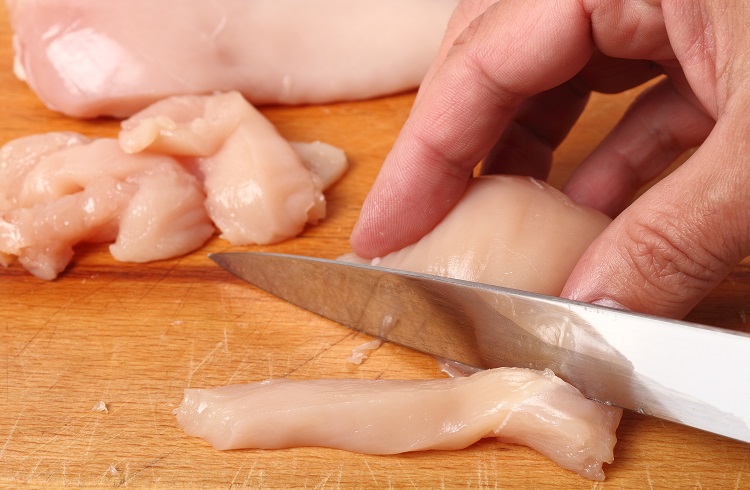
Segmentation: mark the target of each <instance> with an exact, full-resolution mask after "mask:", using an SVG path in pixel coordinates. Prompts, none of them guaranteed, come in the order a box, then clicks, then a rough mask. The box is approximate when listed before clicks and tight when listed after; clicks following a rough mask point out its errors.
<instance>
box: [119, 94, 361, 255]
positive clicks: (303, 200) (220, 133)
mask: <svg viewBox="0 0 750 490" xmlns="http://www.w3.org/2000/svg"><path fill="white" fill-rule="evenodd" d="M122 128H123V129H122V131H121V132H120V136H119V140H120V145H121V147H122V148H123V150H125V151H127V152H131V153H132V152H140V151H158V152H163V153H168V154H172V155H176V156H180V157H183V158H184V157H194V158H195V160H194V161H190V162H187V163H186V164H187V165H188V166H190V167H194V168H196V169H197V170H196V171H197V172H198V173H199V174H200V176H201V178H202V179H203V182H204V186H205V190H206V194H207V198H206V209H207V210H208V214H209V215H210V216H211V219H212V220H213V222H214V223H215V224H216V226H217V227H218V228H219V229H220V230H221V236H222V238H224V239H226V240H228V241H229V242H231V243H232V244H234V245H246V244H269V243H275V242H279V241H281V240H285V239H287V238H290V237H292V236H295V235H297V234H299V233H300V232H301V231H302V230H303V228H304V227H305V224H307V223H311V224H314V223H317V222H318V221H319V220H320V219H322V218H323V217H324V216H325V212H326V208H325V206H326V201H325V197H324V196H323V191H324V190H325V189H326V188H327V187H328V186H330V185H331V184H332V183H333V182H335V181H336V180H338V179H339V178H340V177H341V175H342V174H343V173H344V171H345V170H346V168H347V159H346V155H345V154H344V152H343V151H341V150H340V149H338V148H335V147H332V146H330V145H326V144H324V143H320V142H315V143H307V144H306V143H296V144H295V146H294V147H293V146H292V145H290V143H289V142H288V141H286V140H285V139H284V138H283V137H282V136H281V135H280V134H279V133H278V131H276V128H274V127H273V125H272V124H271V123H270V122H269V121H268V120H267V119H266V118H265V117H263V115H262V114H260V113H259V112H258V111H257V110H256V109H255V108H254V107H253V106H252V105H250V104H249V103H247V101H245V99H244V98H243V97H242V95H240V94H239V93H238V92H228V93H225V94H218V95H213V96H176V97H170V98H168V99H165V100H163V101H160V102H157V103H156V104H153V105H152V106H150V107H149V108H147V109H145V110H143V111H141V112H140V113H138V114H136V115H135V116H133V117H132V118H130V119H128V120H126V121H123V123H122ZM300 155H302V157H300ZM305 163H307V166H306V165H305Z"/></svg>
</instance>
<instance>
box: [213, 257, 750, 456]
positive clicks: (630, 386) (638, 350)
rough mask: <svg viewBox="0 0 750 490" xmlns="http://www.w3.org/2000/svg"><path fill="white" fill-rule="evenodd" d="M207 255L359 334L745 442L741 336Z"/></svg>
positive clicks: (299, 262) (506, 292) (749, 379)
mask: <svg viewBox="0 0 750 490" xmlns="http://www.w3.org/2000/svg"><path fill="white" fill-rule="evenodd" d="M210 257H211V259H213V260H214V261H215V262H216V263H217V264H219V265H221V266H222V267H224V268H226V269H227V270H229V271H230V272H232V273H234V274H235V275H237V276H239V277H240V278H242V279H244V280H245V281H247V282H249V283H251V284H254V285H255V286H257V287H259V288H261V289H263V290H265V291H268V292H270V293H272V294H274V295H276V296H278V297H280V298H283V299H284V300H286V301H289V302H291V303H293V304H295V305H298V306H301V307H302V308H305V309H307V310H310V311H312V312H314V313H317V314H318V315H321V316H324V317H326V318H330V319H331V320H333V321H335V322H338V323H341V324H343V325H346V326H347V327H350V328H353V329H356V330H360V331H363V332H366V333H368V334H370V335H374V336H377V337H380V338H383V339H386V340H388V341H391V342H395V343H398V344H401V345H404V346H407V347H411V348H414V349H417V350H419V351H422V352H426V353H429V354H432V355H435V356H439V357H443V358H446V359H452V360H455V361H459V362H462V363H464V364H469V365H472V366H477V367H481V368H491V367H499V366H516V367H527V368H533V369H544V368H549V369H551V370H553V371H554V372H555V373H556V374H557V375H558V376H560V377H561V378H563V379H565V380H566V381H568V382H569V383H571V384H573V385H574V386H576V387H577V388H578V389H580V390H581V392H583V394H584V395H586V396H587V397H589V398H593V399H595V400H599V401H601V402H603V403H611V404H614V405H617V406H620V407H623V408H628V409H631V410H635V411H637V412H640V413H644V414H648V415H652V416H655V417H660V418H663V419H666V420H671V421H674V422H677V423H680V424H685V425H689V426H692V427H697V428H699V429H703V430H706V431H709V432H713V433H716V434H721V435H724V436H727V437H731V438H734V439H738V440H741V441H745V442H750V335H747V334H744V333H740V332H732V331H727V330H723V329H718V328H713V327H707V326H702V325H697V324H692V323H687V322H680V321H673V320H666V319H663V318H657V317H652V316H647V315H641V314H636V313H628V312H623V311H619V310H614V309H611V308H606V307H602V306H593V305H590V304H585V303H577V302H572V301H568V300H563V299H560V298H555V297H549V296H543V295H538V294H533V293H526V292H522V291H517V290H512V289H507V288H501V287H496V286H488V285H484V284H478V283H472V282H467V281H459V280H454V279H446V278H441V277H435V276H430V275H425V274H417V273H411V272H403V271H394V270H387V269H382V268H377V267H371V266H362V265H354V264H347V263H343V262H337V261H331V260H325V259H317V258H310V257H299V256H290V255H281V254H265V253H221V254H212V255H211V256H210Z"/></svg>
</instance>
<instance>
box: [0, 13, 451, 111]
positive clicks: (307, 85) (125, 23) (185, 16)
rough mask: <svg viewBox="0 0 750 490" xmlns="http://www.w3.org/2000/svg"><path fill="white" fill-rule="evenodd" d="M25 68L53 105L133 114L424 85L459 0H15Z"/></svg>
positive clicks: (16, 41) (328, 98)
mask: <svg viewBox="0 0 750 490" xmlns="http://www.w3.org/2000/svg"><path fill="white" fill-rule="evenodd" d="M6 2H7V5H8V7H9V12H10V18H11V24H12V28H13V32H14V36H13V46H14V48H15V63H14V68H15V70H14V71H15V73H16V75H17V76H18V77H19V78H20V79H22V80H25V81H26V83H27V84H28V85H29V86H30V87H31V88H32V89H33V90H34V92H36V94H37V95H38V96H39V98H40V99H41V100H42V101H43V102H44V103H45V104H46V105H47V106H48V107H49V108H51V109H53V110H56V111H59V112H62V113H65V114H67V115H70V116H73V117H84V118H88V117H96V116H102V115H109V116H115V117H127V116H130V115H132V114H133V113H135V112H137V111H139V110H141V109H143V108H144V107H146V106H148V105H149V104H151V103H153V102H156V101H158V100H160V99H163V98H165V97H168V96H172V95H186V94H206V93H211V92H214V91H229V90H238V91H240V92H242V94H244V95H245V96H246V97H247V98H248V99H249V100H250V101H251V102H252V103H253V104H256V105H257V104H315V103H326V102H334V101H344V100H355V99H364V98H372V97H378V96H382V95H386V94H391V93H396V92H400V91H404V90H408V89H413V88H415V87H416V86H418V85H419V83H420V82H421V79H422V77H423V76H424V74H425V73H426V71H427V68H428V66H429V65H430V62H431V61H432V58H433V57H434V56H435V55H436V53H437V50H438V46H439V44H440V40H441V38H442V35H443V31H444V29H445V27H446V25H447V22H448V18H449V17H450V15H451V13H452V11H453V9H454V7H455V5H456V4H457V3H458V1H457V0H377V1H372V0H316V1H309V0H213V1H210V2H209V1H184V0H107V1H106V2H97V1H91V0H6Z"/></svg>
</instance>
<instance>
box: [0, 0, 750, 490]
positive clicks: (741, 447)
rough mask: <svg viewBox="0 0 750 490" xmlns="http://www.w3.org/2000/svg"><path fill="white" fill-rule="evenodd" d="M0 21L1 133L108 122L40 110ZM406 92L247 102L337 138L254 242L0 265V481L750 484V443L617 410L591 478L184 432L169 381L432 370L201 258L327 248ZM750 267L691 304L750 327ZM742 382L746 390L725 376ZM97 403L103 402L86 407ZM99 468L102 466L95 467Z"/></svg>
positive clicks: (90, 253)
mask: <svg viewBox="0 0 750 490" xmlns="http://www.w3.org/2000/svg"><path fill="white" fill-rule="evenodd" d="M1 15H2V19H0V103H2V107H3V111H2V113H0V141H2V142H5V141H7V140H10V139H12V138H16V137H18V136H22V135H25V134H30V133H38V132H45V131H52V130H71V131H79V132H82V133H85V134H88V135H93V136H112V135H114V134H115V133H116V131H117V127H118V123H117V121H113V120H96V121H76V120H71V119H68V118H65V117H63V116H60V115H58V114H55V113H53V112H50V111H48V110H47V109H46V108H45V107H44V106H43V105H42V104H41V103H40V102H39V101H38V100H37V99H36V97H35V96H34V95H33V93H31V92H30V91H29V90H28V88H27V87H26V86H25V85H24V84H22V83H21V82H19V81H17V80H16V79H15V78H14V77H13V75H12V73H11V66H12V51H11V47H10V46H11V42H10V33H9V28H8V24H7V13H6V12H5V10H4V8H3V10H2V13H1ZM636 93H637V91H630V92H626V93H624V94H621V95H618V96H594V97H593V99H592V102H591V105H590V107H589V108H588V109H587V111H586V113H585V114H584V116H583V118H582V120H581V121H580V123H579V124H578V125H577V126H576V128H575V130H574V132H573V134H572V135H571V137H570V138H569V139H568V140H567V141H566V143H565V144H564V145H563V146H562V147H561V148H560V150H559V151H558V152H557V155H556V163H555V166H554V168H553V172H552V176H551V179H550V180H551V182H552V183H553V184H556V185H561V184H562V183H563V182H564V181H565V179H566V178H567V176H568V175H569V174H570V172H571V169H572V168H573V167H574V166H575V164H576V162H578V161H580V160H581V159H582V158H583V157H585V155H586V154H587V153H588V152H589V151H590V150H591V149H592V148H593V146H594V145H595V144H596V142H597V141H598V140H599V139H600V138H601V137H602V135H604V134H605V133H606V131H607V130H608V128H610V127H612V125H613V124H614V123H615V121H616V120H617V118H618V117H619V116H620V115H621V114H622V112H623V111H624V110H625V108H626V107H627V104H628V103H629V102H630V101H631V100H632V99H633V97H634V96H635V95H636ZM412 100H413V94H411V93H410V94H402V95H397V96H393V97H388V98H383V99H379V100H373V101H365V102H358V103H346V104H332V105H327V106H311V107H299V108H267V109H264V110H263V112H264V113H265V114H266V116H267V117H268V118H269V119H270V120H271V121H272V122H273V123H275V124H276V125H277V127H278V128H279V130H280V131H281V132H282V133H283V134H284V135H285V136H287V137H288V138H290V139H296V140H316V139H320V140H323V141H327V142H329V143H332V144H335V145H337V146H340V147H342V148H344V149H345V150H346V151H347V153H348V155H349V158H350V160H351V170H350V171H349V172H348V174H347V175H346V176H345V177H344V179H343V180H342V181H341V182H339V183H338V184H337V185H336V186H335V187H334V188H333V189H331V190H330V192H328V199H329V203H330V204H329V216H328V218H327V219H326V220H325V221H324V222H323V223H322V224H320V225H319V226H316V227H311V228H308V229H307V230H305V232H304V233H303V234H302V235H301V236H300V237H298V238H295V239H293V240H289V241H287V242H285V243H282V244H279V245H275V246H270V247H244V248H243V247H229V245H228V244H227V243H226V242H224V241H222V240H220V239H218V238H215V239H213V240H211V241H210V242H209V243H208V244H207V245H206V246H205V247H204V248H203V249H201V250H198V251H196V252H194V253H192V254H189V255H187V256H185V257H180V258H176V259H173V260H167V261H162V262H155V263H151V264H123V263H117V262H115V261H114V260H113V259H112V258H111V256H110V255H109V253H108V251H107V248H106V246H88V247H82V248H80V249H78V250H77V254H76V256H75V260H74V263H73V264H72V265H71V267H70V268H69V270H68V271H67V272H66V273H65V274H63V275H62V276H61V277H60V278H59V279H58V280H56V281H54V282H44V281H41V280H39V279H36V278H34V277H32V276H30V275H29V274H27V273H26V272H25V271H23V270H22V269H20V268H19V267H18V266H15V265H14V266H12V267H10V268H8V269H5V270H0V275H1V276H0V292H1V293H2V298H3V300H2V302H1V303H0V414H2V415H0V487H17V486H19V485H22V484H26V485H29V486H83V487H117V486H126V485H127V486H129V487H188V488H190V487H209V488H214V487H224V488H226V487H230V488H232V487H258V488H260V487H264V488H293V487H296V488H300V487H313V488H330V487H336V488H338V487H344V488H380V487H383V488H387V487H397V488H401V487H415V488H433V487H436V488H437V487H440V488H458V487H461V488H518V487H522V488H523V487H525V488H589V487H596V488H742V487H745V488H750V460H749V459H748V457H749V456H750V450H749V449H750V446H748V445H746V444H742V443H739V442H735V441H732V440H729V439H725V438H721V437H717V436H713V435H710V434H705V433H701V432H699V431H696V430H692V429H689V428H685V427H680V426H677V425H674V424H670V423H666V422H662V421H660V420H656V419H651V418H647V417H643V416H639V415H637V414H633V413H627V414H626V415H625V417H624V419H623V422H622V424H621V426H620V428H619V430H618V437H619V443H618V445H617V448H616V460H615V463H614V464H612V465H611V466H609V467H608V468H606V472H607V481H606V482H604V483H603V484H601V483H599V484H594V483H592V482H589V481H587V480H584V479H582V478H581V477H578V476H576V475H574V474H572V473H570V472H568V471H565V470H563V469H560V468H558V467H557V466H555V465H554V464H553V463H551V462H549V461H548V460H546V459H545V458H544V457H542V456H540V455H539V454H537V453H535V452H534V451H532V450H530V449H527V448H523V447H515V446H511V445H507V444H501V443H498V442H495V441H490V440H486V441H482V442H480V443H477V444H475V445H473V446H471V447H470V448H467V449H465V450H462V451H444V452H421V453H414V454H406V455H400V456H363V455H359V454H353V453H348V452H344V451H337V450H331V449H320V448H300V449H291V450H283V451H255V450H246V451H228V452H219V451H215V450H213V449H212V448H211V447H209V446H208V445H207V444H205V443H204V442H202V441H201V440H199V439H195V438H191V437H188V436H186V435H184V434H183V432H182V431H181V430H179V429H178V428H177V427H176V425H175V419H174V416H173V414H172V410H173V409H174V408H175V407H176V406H177V405H178V404H179V402H180V400H181V396H182V391H183V389H184V388H186V387H208V386H215V385H222V384H227V383H239V382H247V381H256V380H261V379H265V378H270V377H293V378H300V379H303V378H318V377H357V378H433V377H436V376H440V373H439V372H438V370H437V368H436V366H435V362H434V361H433V360H432V359H431V358H430V357H429V356H425V355H422V354H419V353H416V352H413V351H410V350H408V349H403V348H400V347H397V346H393V345H384V346H383V347H381V348H380V349H379V350H377V351H375V352H374V353H373V354H372V356H371V357H370V359H368V360H367V361H366V362H365V363H363V364H362V365H360V366H354V365H351V364H348V363H347V362H346V361H345V359H346V357H347V356H348V355H349V353H350V352H351V349H352V348H353V347H355V346H357V345H359V344H361V343H362V342H364V341H366V340H368V339H367V338H365V337H364V336H362V335H358V334H356V333H353V332H351V331H349V330H347V329H346V328H344V327H341V326H339V325H336V324H333V323H331V322H329V321H326V320H323V319H321V318H318V317H315V316H313V315H310V314H308V313H305V312H303V311H300V310H298V309H296V308H294V307H292V306H290V305H288V304H286V303H284V302H282V301H279V300H277V299H275V298H272V297H270V296H268V295H266V294H264V293H261V292H259V291H257V290H255V289H253V288H251V287H248V286H246V285H245V284H242V283H241V282H239V281H238V280H236V279H234V278H233V277H231V276H230V275H228V274H227V273H225V272H224V271H222V270H221V269H219V268H218V267H216V266H214V265H213V264H212V263H211V262H210V261H209V260H208V259H207V258H206V254H207V253H209V252H216V251H220V250H228V249H232V250H273V251H278V252H287V253H298V254H305V255H316V256H321V257H328V258H333V257H336V256H337V255H339V254H341V253H343V252H346V251H348V250H349V247H348V236H349V233H350V231H351V228H352V226H353V224H354V221H355V220H356V217H357V214H358V212H359V208H360V204H361V203H362V201H363V199H364V197H365V195H366V193H367V191H368V189H369V187H370V185H371V184H372V181H373V179H374V178H375V175H376V173H377V171H378V168H379V165H380V163H381V162H382V160H383V158H384V157H385V155H386V154H387V152H388V150H389V148H390V146H391V145H392V143H393V141H394V139H395V137H396V134H397V132H398V129H399V128H400V126H401V125H402V124H403V122H404V120H405V119H406V117H407V114H408V111H409V107H410V104H411V102H412ZM748 311H750V268H749V267H748V265H746V264H742V265H740V266H739V267H738V268H737V270H736V272H735V273H734V274H733V275H732V276H731V277H730V278H729V279H728V280H727V281H726V282H725V283H724V284H722V285H721V286H720V287H719V288H718V289H717V290H716V291H715V292H714V293H713V294H711V295H710V296H709V297H708V298H707V299H706V300H705V301H703V302H702V303H701V304H700V305H699V306H698V307H697V308H696V309H695V311H694V312H693V313H692V314H691V317H690V319H692V320H694V321H699V322H702V323H709V324H713V325H718V326H723V327H728V328H736V329H743V330H750V324H749V323H748V321H747V314H746V312H748ZM738 389H747V387H738ZM99 401H104V402H105V403H106V405H107V407H108V410H109V411H108V413H102V412H95V411H92V410H91V409H92V407H93V406H94V405H95V404H96V403H97V402H99ZM110 466H111V467H113V468H114V469H115V470H116V472H110Z"/></svg>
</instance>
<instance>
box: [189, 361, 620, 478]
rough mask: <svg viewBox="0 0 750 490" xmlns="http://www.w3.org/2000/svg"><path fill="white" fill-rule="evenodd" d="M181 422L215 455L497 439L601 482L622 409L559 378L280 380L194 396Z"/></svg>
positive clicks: (408, 447)
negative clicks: (214, 450) (218, 452)
mask: <svg viewBox="0 0 750 490" xmlns="http://www.w3.org/2000/svg"><path fill="white" fill-rule="evenodd" d="M176 414H177V422H178V424H179V426H180V427H182V428H183V429H184V430H185V432H187V433H188V434H190V435H193V436H198V437H201V438H203V439H205V440H206V441H208V442H209V443H211V444H212V445H213V446H214V447H215V448H217V449H237V448H262V449H278V448H288V447H296V446H325V447H333V448H340V449H346V450H349V451H356V452H360V453H367V454H394V453H402V452H406V451H422V450H426V449H461V448H464V447H467V446H469V445H470V444H472V443H474V442H476V441H477V440H479V439H481V438H483V437H497V438H498V439H500V440H501V441H506V442H510V443H514V444H522V445H526V446H529V447H532V448H534V449H536V450H537V451H539V452H541V453H542V454H544V455H545V456H547V457H549V458H550V459H552V460H553V461H555V462H556V463H557V464H559V465H560V466H562V467H564V468H567V469H569V470H572V471H575V472H577V473H579V474H581V475H583V476H585V477H587V478H590V479H592V480H603V479H604V473H603V471H602V463H603V462H612V460H613V453H612V451H613V448H614V445H615V442H616V437H615V429H616V428H617V425H618V424H619V421H620V417H621V415H622V410H621V409H619V408H615V407H611V406H606V405H602V404H599V403H596V402H594V401H591V400H588V399H586V398H584V397H583V395H581V393H580V392H579V391H578V390H577V389H575V388H574V387H572V386H570V385H569V384H567V383H565V382H564V381H562V380H561V379H559V378H557V377H556V376H555V375H554V374H553V373H552V372H551V371H545V372H537V371H531V370H527V369H517V368H498V369H492V370H488V371H481V372H479V373H476V374H474V375H472V376H470V377H466V378H446V379H439V380H430V381H402V380H373V381H363V380H341V379H339V380H333V379H331V380H308V381H293V380H288V379H277V380H269V381H263V382H260V383H252V384H246V385H230V386H225V387H221V388H216V389H187V390H185V398H184V399H183V401H182V403H181V405H180V407H179V408H178V409H177V411H176Z"/></svg>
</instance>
